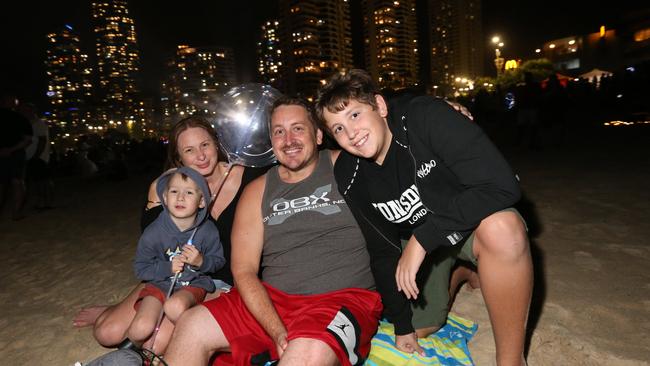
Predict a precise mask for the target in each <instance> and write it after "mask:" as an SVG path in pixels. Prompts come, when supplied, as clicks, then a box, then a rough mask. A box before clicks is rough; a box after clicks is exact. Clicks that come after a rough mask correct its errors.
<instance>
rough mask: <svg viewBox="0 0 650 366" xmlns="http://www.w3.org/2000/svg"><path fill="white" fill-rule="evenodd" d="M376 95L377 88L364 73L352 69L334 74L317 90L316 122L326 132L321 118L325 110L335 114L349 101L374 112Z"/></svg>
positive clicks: (377, 92)
mask: <svg viewBox="0 0 650 366" xmlns="http://www.w3.org/2000/svg"><path fill="white" fill-rule="evenodd" d="M377 94H381V92H380V90H379V87H378V86H377V84H376V83H375V82H374V81H373V80H372V76H370V74H368V73H367V72H366V71H364V70H360V69H352V70H350V71H348V72H345V73H336V74H334V75H332V76H331V77H330V78H329V79H328V80H327V82H326V83H325V85H323V86H322V87H321V88H320V89H319V90H318V98H317V99H316V107H315V119H316V122H317V123H318V125H319V126H320V127H321V128H322V129H323V130H324V131H326V132H327V131H328V130H327V128H326V125H325V119H324V118H323V111H324V110H325V109H327V110H328V111H329V112H332V113H337V112H340V111H342V110H344V109H345V107H347V106H348V103H349V102H350V100H356V101H358V102H360V103H365V104H368V105H370V106H371V107H372V109H373V110H374V109H376V108H377V101H376V99H375V96H376V95H377Z"/></svg>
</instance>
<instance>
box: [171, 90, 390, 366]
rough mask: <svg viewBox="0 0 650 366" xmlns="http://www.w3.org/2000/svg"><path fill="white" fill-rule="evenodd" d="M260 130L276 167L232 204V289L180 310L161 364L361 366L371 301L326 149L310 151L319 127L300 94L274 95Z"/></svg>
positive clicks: (376, 309)
mask: <svg viewBox="0 0 650 366" xmlns="http://www.w3.org/2000/svg"><path fill="white" fill-rule="evenodd" d="M269 130H270V134H271V142H272V146H273V152H274V153H275V156H276V157H277V159H278V161H279V162H280V165H279V166H277V167H274V168H272V169H271V170H269V171H268V172H267V174H266V175H264V176H262V177H260V178H258V179H256V180H254V181H253V182H251V183H250V184H249V185H248V186H246V188H245V190H244V192H243V193H242V196H241V198H240V201H239V204H238V206H237V212H236V216H235V222H234V225H233V230H232V262H231V268H232V272H233V275H234V279H235V288H234V289H233V290H232V291H231V292H229V293H227V294H223V295H221V296H220V297H219V298H217V299H214V300H211V301H208V302H205V303H203V306H197V307H194V308H193V309H190V310H189V311H186V312H185V313H184V315H183V316H182V317H181V319H180V320H179V322H178V323H177V324H176V329H175V331H174V336H173V338H172V341H171V343H170V345H169V347H168V349H167V354H166V357H165V358H166V362H167V363H168V364H169V365H181V364H182V365H205V364H207V363H208V360H209V359H210V357H211V356H212V355H213V354H214V353H215V352H228V351H229V352H230V353H222V354H220V355H219V356H218V357H217V360H218V361H219V360H220V359H221V358H223V360H224V362H230V363H234V364H237V365H251V364H253V365H255V364H260V365H263V364H265V363H266V362H267V361H270V360H277V359H282V362H283V364H287V365H305V364H318V365H338V364H341V365H361V364H363V361H364V359H365V357H366V356H367V354H368V352H369V350H370V340H371V338H372V336H373V335H374V334H375V332H376V330H377V323H378V320H379V316H380V314H381V310H382V306H381V300H380V296H379V294H378V293H376V292H375V291H374V280H373V277H372V274H371V272H370V266H369V256H368V252H367V250H366V247H365V242H364V240H363V236H362V234H361V231H360V229H359V227H358V226H357V224H356V221H355V220H354V217H353V216H352V213H351V212H350V209H349V208H348V206H347V204H346V203H345V201H344V200H343V198H342V197H341V195H340V194H339V192H338V189H337V187H336V182H335V180H334V175H333V172H332V161H333V160H335V159H336V152H330V151H323V152H321V153H319V152H318V150H317V145H318V144H320V143H321V141H322V133H321V131H320V130H318V128H317V127H316V124H315V123H314V122H313V121H312V119H311V114H310V106H309V105H308V104H306V103H305V102H303V101H301V100H297V99H281V100H279V101H277V102H276V104H275V105H274V106H273V109H272V114H271V122H270V128H269ZM260 265H261V269H262V271H261V273H262V280H263V282H262V281H261V280H260V279H259V278H258V273H259V272H260V271H259V270H260ZM218 361H217V364H219V362H218Z"/></svg>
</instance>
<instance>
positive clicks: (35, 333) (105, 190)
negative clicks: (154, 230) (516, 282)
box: [0, 127, 650, 365]
mask: <svg viewBox="0 0 650 366" xmlns="http://www.w3.org/2000/svg"><path fill="white" fill-rule="evenodd" d="M623 128H627V127H623ZM647 130H648V129H647V128H645V129H643V130H640V129H637V130H636V131H635V130H632V128H629V129H628V130H627V131H623V130H616V131H601V132H599V133H594V134H593V136H591V137H589V138H574V139H572V141H573V142H572V143H571V144H570V145H565V146H562V147H548V148H545V149H544V150H541V151H527V150H515V149H514V148H509V149H504V154H505V155H506V157H507V158H508V160H509V161H510V163H511V164H512V166H513V168H514V169H515V170H516V171H517V172H518V174H519V176H520V179H521V186H522V189H523V191H524V193H525V201H524V202H523V203H524V204H523V206H522V211H523V213H524V216H525V217H526V219H527V221H528V222H529V226H530V229H531V232H530V234H531V243H532V248H533V254H534V257H535V274H536V285H535V286H536V287H535V293H534V300H533V306H532V309H531V315H530V321H529V332H530V337H529V340H530V342H529V351H528V361H529V364H530V365H650V341H649V339H650V272H649V271H648V269H647V268H648V264H649V263H650V262H649V261H648V258H649V257H650V239H649V237H650V224H649V223H650V191H649V190H648V186H649V185H650V158H649V157H650V154H649V153H648V148H647V141H648V139H647V136H648V135H650V134H649V133H648V131H647ZM157 173H159V172H152V171H150V172H137V171H134V172H133V173H132V174H131V175H130V176H129V178H128V179H127V180H124V181H118V182H115V181H108V180H106V179H104V178H102V177H94V178H90V179H82V178H80V177H70V178H58V179H57V180H56V195H57V197H56V208H55V209H52V210H47V211H42V212H36V211H34V210H33V209H29V210H28V212H27V214H28V216H27V218H25V219H23V220H21V221H17V222H14V221H11V220H10V218H9V213H8V212H7V209H5V210H4V213H3V214H2V218H1V221H0V243H1V244H2V249H3V251H4V252H5V253H7V255H6V259H7V267H4V268H5V269H4V270H3V271H2V273H3V275H2V277H3V278H2V281H1V282H0V313H1V314H2V316H1V317H0V364H1V365H28V364H48V365H72V364H74V362H75V361H89V360H91V359H93V358H95V357H97V356H99V355H101V354H103V353H105V352H107V350H106V349H104V348H102V347H101V346H99V345H97V344H96V343H95V341H94V339H93V338H92V331H91V328H83V329H75V328H73V327H72V319H73V317H74V315H75V313H76V312H77V311H78V310H79V309H80V308H81V307H83V306H87V305H91V304H106V303H113V302H115V301H117V300H119V299H121V298H122V297H123V296H124V295H126V294H127V293H128V292H129V290H130V289H131V288H132V287H133V285H134V284H135V283H136V282H137V281H136V279H135V277H134V274H133V271H132V266H131V262H132V259H133V255H134V252H135V246H136V243H137V239H138V237H139V217H140V209H141V206H142V204H143V202H144V197H145V192H146V188H147V186H148V183H149V182H150V181H151V179H153V178H154V177H155V176H156V175H157ZM453 310H454V311H455V312H456V313H458V314H460V315H461V316H463V317H466V318H468V319H471V320H474V321H476V322H477V323H478V325H479V330H478V333H477V334H476V336H475V337H474V339H473V340H472V341H471V342H470V349H471V352H472V357H473V358H474V360H475V362H476V364H477V365H494V364H495V363H494V342H493V338H492V334H491V327H490V323H489V319H488V316H487V311H486V310H485V307H484V305H483V300H482V297H481V294H480V290H471V289H469V288H467V287H464V288H463V289H461V292H460V294H459V296H458V297H457V300H456V303H455V305H454V309H453Z"/></svg>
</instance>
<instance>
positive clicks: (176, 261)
mask: <svg viewBox="0 0 650 366" xmlns="http://www.w3.org/2000/svg"><path fill="white" fill-rule="evenodd" d="M184 265H185V263H184V262H183V259H182V258H181V255H180V254H178V255H175V256H174V257H173V258H172V273H174V274H176V273H179V272H182V271H183V266H184Z"/></svg>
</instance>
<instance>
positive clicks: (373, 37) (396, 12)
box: [362, 0, 418, 90]
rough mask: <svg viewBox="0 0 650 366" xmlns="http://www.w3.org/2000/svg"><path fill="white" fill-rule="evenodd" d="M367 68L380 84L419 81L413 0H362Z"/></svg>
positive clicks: (402, 84)
mask: <svg viewBox="0 0 650 366" xmlns="http://www.w3.org/2000/svg"><path fill="white" fill-rule="evenodd" d="M362 9H363V24H365V27H364V31H365V33H364V38H365V39H364V41H365V60H366V69H367V70H368V72H370V74H371V75H372V76H373V78H374V79H375V80H376V81H377V82H378V84H379V86H380V87H382V88H384V87H389V88H392V89H396V90H397V89H402V88H406V87H411V86H414V85H417V84H418V41H417V18H416V14H415V0H399V1H395V0H363V1H362Z"/></svg>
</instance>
